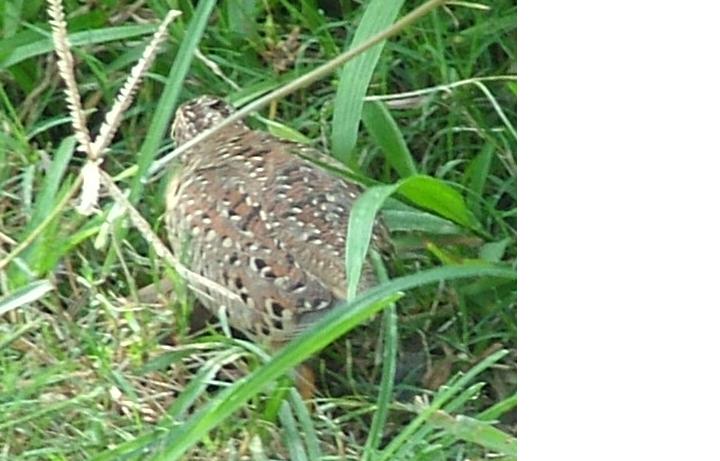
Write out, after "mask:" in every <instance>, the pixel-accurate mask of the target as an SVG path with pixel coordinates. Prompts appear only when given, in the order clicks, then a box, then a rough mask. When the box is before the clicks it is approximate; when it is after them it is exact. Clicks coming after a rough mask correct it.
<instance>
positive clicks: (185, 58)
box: [130, 0, 215, 202]
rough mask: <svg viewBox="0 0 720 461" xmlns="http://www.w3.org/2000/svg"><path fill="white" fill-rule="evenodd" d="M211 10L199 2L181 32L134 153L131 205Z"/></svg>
mask: <svg viewBox="0 0 720 461" xmlns="http://www.w3.org/2000/svg"><path fill="white" fill-rule="evenodd" d="M214 7H215V0H201V1H200V2H198V6H197V8H196V10H195V14H194V15H193V17H192V20H191V21H190V24H189V25H188V28H187V30H186V31H185V36H184V38H183V41H182V43H181V44H180V48H179V49H178V51H177V57H176V58H175V62H173V66H172V69H171V70H170V75H169V76H168V79H167V81H166V82H165V87H164V88H163V92H162V95H160V99H159V100H158V103H157V105H156V106H155V112H154V115H153V118H152V121H151V122H150V127H149V128H148V131H147V135H146V137H145V141H144V142H143V144H142V146H141V147H140V152H139V153H138V162H137V165H138V171H137V174H136V175H135V177H134V178H133V182H132V186H131V188H130V200H131V201H132V202H137V199H138V198H139V194H140V191H141V190H142V185H143V182H144V180H145V176H146V174H147V171H148V168H150V163H151V162H152V160H153V157H154V156H155V154H156V153H157V151H158V150H159V149H160V144H161V143H162V140H163V139H164V138H165V132H166V131H167V127H168V124H169V123H170V119H171V118H172V116H173V114H174V113H175V106H176V105H177V100H178V97H179V96H180V91H181V90H182V86H183V82H184V81H185V76H186V75H187V73H188V70H190V64H191V63H192V59H193V56H194V51H195V49H196V48H197V46H198V43H200V39H201V38H202V36H203V33H204V31H205V27H206V26H207V22H208V20H209V19H210V14H211V13H212V12H213V11H214Z"/></svg>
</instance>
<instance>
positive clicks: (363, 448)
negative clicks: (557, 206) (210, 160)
mask: <svg viewBox="0 0 720 461" xmlns="http://www.w3.org/2000/svg"><path fill="white" fill-rule="evenodd" d="M383 3H384V2H375V1H373V2H351V1H348V0H303V1H300V2H289V1H283V0H267V1H257V0H256V1H243V2H230V1H227V0H217V2H215V1H208V0H203V1H198V2H186V1H180V2H165V1H161V0H150V1H147V2H144V3H139V4H138V3H137V2H130V1H128V0H114V1H109V0H108V1H101V2H98V3H97V6H96V7H93V8H92V9H87V8H85V7H82V6H81V5H82V3H81V2H77V1H75V0H72V1H71V0H67V1H66V2H65V9H66V13H67V16H68V22H69V29H70V32H71V36H72V38H73V40H74V41H75V43H77V46H76V47H75V48H74V49H73V53H74V56H75V60H76V78H77V80H78V82H79V84H80V88H81V92H82V97H83V101H84V103H85V104H86V109H87V110H88V119H89V126H90V130H91V133H93V134H94V133H96V132H97V129H98V128H99V125H100V122H101V120H102V116H103V114H104V112H105V111H106V110H108V109H109V107H110V106H111V104H112V100H113V98H114V96H115V93H116V92H117V90H118V89H119V87H120V85H121V84H122V82H123V80H124V78H125V76H126V74H127V72H128V71H129V68H130V67H131V66H132V65H133V64H134V62H135V60H136V59H137V58H138V57H139V55H140V54H141V53H142V49H143V47H144V45H145V44H146V43H147V41H148V40H149V36H150V34H151V33H152V31H153V30H154V28H153V27H149V26H148V25H147V23H146V22H144V21H138V20H137V18H146V19H147V18H151V19H152V18H154V19H157V20H159V19H160V18H162V17H163V16H164V15H165V13H166V12H167V11H168V10H169V8H170V5H172V6H173V7H175V8H178V9H180V10H182V12H183V16H182V17H181V18H180V19H179V20H177V21H176V22H175V23H174V24H173V25H172V26H171V28H170V39H169V40H168V42H167V43H166V45H165V46H164V49H163V51H162V52H161V54H160V55H159V56H158V58H157V61H156V63H155V64H154V65H153V67H152V69H151V71H150V75H149V76H148V78H147V79H146V80H145V82H144V84H143V85H142V87H141V88H140V91H139V93H138V96H137V101H136V102H135V104H133V106H132V107H131V109H130V110H129V111H127V113H126V114H124V120H123V123H122V125H121V127H120V130H119V132H118V135H117V136H116V137H115V140H114V142H113V144H112V147H111V151H110V152H109V153H108V154H107V156H106V157H105V160H104V162H103V165H102V167H103V169H105V170H106V171H108V172H109V173H110V174H111V175H114V176H117V175H120V174H121V173H122V175H121V179H119V180H118V185H119V186H121V187H122V188H123V189H128V190H132V191H133V195H132V199H133V200H134V201H135V203H137V205H138V209H139V211H140V212H141V213H142V215H143V216H145V218H146V219H147V220H148V221H149V222H150V223H151V225H152V226H153V228H154V229H155V230H156V231H157V232H158V234H159V235H160V236H161V237H163V238H164V228H163V220H162V214H163V212H164V198H163V192H164V187H165V181H166V176H165V175H163V174H149V175H148V174H147V173H148V171H152V170H151V169H150V167H151V164H152V162H153V160H154V159H156V158H158V157H159V156H160V155H162V154H164V153H166V152H168V151H169V149H170V143H169V139H168V133H167V125H168V123H169V121H170V118H171V116H172V112H173V110H174V108H175V107H176V106H177V104H178V103H179V102H181V101H184V100H186V99H189V98H191V97H193V96H196V95H199V94H203V93H214V94H218V95H222V96H224V97H227V99H228V100H230V101H233V102H234V103H236V104H245V103H247V102H249V101H251V100H253V99H255V98H257V97H259V96H261V95H262V94H266V93H268V92H269V91H272V90H274V89H277V88H279V87H280V86H282V85H283V84H286V83H288V82H290V81H293V80H294V79H296V78H298V77H300V76H302V75H303V74H305V73H307V72H308V71H310V70H312V69H314V68H316V67H317V66H319V65H321V64H323V63H325V62H327V61H329V60H330V59H332V58H333V57H334V56H336V55H337V54H338V53H339V52H341V51H343V50H346V49H349V48H350V47H351V46H353V44H357V43H358V42H360V41H362V40H363V39H366V38H368V37H369V36H370V35H372V34H373V33H376V32H377V31H378V30H380V29H383V28H384V27H383V25H384V24H389V23H391V22H392V21H393V20H394V19H397V18H400V17H402V16H403V15H405V14H407V13H408V12H409V11H410V10H411V9H412V8H414V7H416V6H418V5H420V2H416V1H412V2H404V4H402V5H401V6H400V8H399V12H398V13H397V14H396V13H395V11H394V10H393V8H390V7H386V8H378V5H382V4H383ZM400 3H402V2H397V4H398V5H399V4H400ZM193 4H194V5H195V6H192V5H193ZM131 5H136V6H138V5H139V8H138V9H137V10H136V11H135V12H134V16H127V15H125V14H123V13H124V12H126V11H128V8H130V6H131ZM487 6H489V7H490V9H489V10H481V9H478V8H471V7H468V6H466V5H463V4H462V2H459V3H458V4H457V5H450V6H445V7H441V8H438V9H435V10H434V11H433V12H431V13H430V14H429V15H427V16H425V17H423V18H422V19H420V20H419V21H418V22H416V23H414V24H413V25H411V26H410V27H408V28H406V29H404V30H403V31H402V32H401V33H400V34H399V35H398V36H396V37H395V38H392V39H390V40H388V41H386V42H385V45H384V47H382V49H380V48H379V47H376V48H375V49H374V50H375V53H376V56H373V55H372V54H371V53H372V52H373V51H372V50H371V52H370V53H366V54H365V55H363V56H362V57H361V58H360V60H359V61H356V64H351V65H348V66H347V67H346V68H345V70H340V71H338V72H336V74H335V75H334V76H331V77H329V78H326V79H324V80H321V81H319V82H316V83H314V84H312V85H311V86H309V87H306V88H305V89H302V90H299V91H297V92H296V93H294V94H292V95H291V96H289V97H286V98H283V99H282V100H280V101H278V102H277V104H275V105H273V106H272V107H271V108H268V109H265V110H263V111H261V113H260V114H258V115H259V116H258V117H250V118H249V120H248V121H249V123H250V124H251V125H253V126H254V127H256V128H258V129H267V130H271V131H273V132H276V133H284V134H285V135H290V136H298V135H301V136H304V137H306V138H307V139H309V140H311V141H312V143H313V145H315V146H316V147H318V148H320V149H323V150H325V151H328V152H332V153H334V154H335V155H337V156H338V158H340V159H342V160H344V161H346V163H347V164H348V165H349V166H350V167H351V168H352V175H353V176H354V177H355V178H357V179H358V180H360V181H361V182H363V183H365V184H367V185H368V186H369V189H368V190H367V192H365V195H363V196H362V198H361V200H359V202H358V206H357V207H356V208H355V209H354V210H353V225H352V226H351V230H350V234H351V235H350V236H349V241H350V242H352V243H351V247H350V249H351V250H352V251H351V252H349V254H348V261H347V264H348V268H349V269H350V273H351V274H355V275H354V276H353V278H354V279H355V280H356V278H355V277H357V276H358V275H359V269H360V263H361V261H362V259H363V257H364V255H365V254H366V252H367V248H368V246H367V241H368V232H369V229H370V226H368V223H369V220H370V219H372V216H374V214H375V213H380V215H382V217H383V219H384V220H385V222H386V224H387V225H388V227H389V228H390V230H391V234H392V240H393V244H394V247H395V253H394V254H393V256H392V258H391V259H390V260H388V261H385V264H386V266H387V272H388V273H389V275H388V276H387V278H386V277H380V279H381V280H384V281H383V282H382V283H381V284H380V285H379V286H378V287H376V288H375V289H373V290H371V291H369V292H365V293H358V294H357V296H356V297H354V298H353V299H352V300H351V301H349V302H348V303H347V305H346V306H345V308H343V309H340V310H338V312H337V314H336V315H333V316H331V317H329V318H327V319H325V320H324V321H323V322H322V323H321V324H319V325H317V326H315V327H314V328H312V329H311V330H310V331H309V332H307V334H305V335H303V336H301V337H300V338H298V339H297V340H296V341H295V342H294V343H292V344H291V345H289V346H287V347H286V348H284V349H283V350H282V351H280V352H279V353H277V354H275V355H274V356H268V355H267V354H266V353H265V352H264V351H262V350H259V349H258V348H257V347H256V346H254V345H253V344H251V343H247V342H245V341H243V340H242V339H238V338H229V337H227V336H225V335H224V334H223V329H222V328H220V327H219V326H217V327H208V328H205V329H203V330H201V331H199V332H196V331H192V332H191V331H190V329H189V328H188V323H189V320H188V312H189V311H190V310H191V308H192V305H193V300H192V298H191V297H190V296H189V295H187V294H186V293H185V290H184V289H183V286H182V283H180V282H179V281H178V283H177V290H176V296H174V297H173V298H172V299H170V300H168V302H165V303H158V304H143V303H140V302H138V299H137V290H138V288H141V287H143V286H146V285H148V284H151V283H153V282H156V281H158V280H159V279H161V278H162V277H163V276H165V275H173V273H172V272H171V271H169V270H168V268H167V267H166V265H165V264H164V263H163V262H162V261H161V260H160V259H159V258H157V256H156V255H155V254H154V253H153V252H152V250H151V249H150V248H149V246H148V244H147V242H145V240H144V239H143V238H142V236H141V235H140V234H139V233H138V232H137V231H136V230H135V229H134V228H132V227H131V226H129V225H128V223H127V222H125V221H124V220H120V221H116V222H115V224H114V225H112V226H107V225H105V224H104V222H105V218H106V217H107V216H108V213H109V212H110V210H111V208H112V205H113V204H112V201H111V200H110V199H109V198H107V197H104V198H103V199H102V201H101V207H102V210H101V213H100V214H97V215H94V216H90V217H83V216H81V215H79V214H78V213H77V212H75V211H74V209H73V207H72V205H73V201H72V200H71V201H69V202H68V201H67V200H65V197H67V196H68V194H69V193H71V192H74V191H75V188H76V186H77V182H76V179H77V176H78V174H79V170H80V168H81V167H82V165H83V161H84V160H83V158H82V156H81V154H79V153H76V152H75V153H74V152H73V149H74V147H75V144H74V142H73V140H72V137H71V135H72V130H71V126H70V123H69V119H68V114H67V110H66V108H65V103H64V97H63V94H62V89H63V84H62V82H61V81H60V80H59V77H58V75H57V71H56V70H55V67H54V57H53V56H52V55H51V54H50V53H49V50H50V48H49V44H50V41H49V27H48V25H47V18H46V16H45V13H44V7H45V4H44V2H43V1H39V0H24V1H22V0H8V1H6V2H2V3H0V13H2V20H0V126H2V129H0V192H1V194H0V261H7V264H6V265H5V266H4V267H3V268H2V269H0V459H12V460H16V459H17V460H31V459H43V460H45V459H49V460H75V459H107V460H115V459H156V460H170V459H188V460H189V459H193V460H201V459H202V460H211V459H212V460H216V459H228V460H230V459H258V460H260V459H292V460H306V459H307V460H315V459H358V460H359V459H363V460H382V459H388V460H389V459H408V460H428V459H432V460H433V461H437V460H441V459H442V460H444V459H448V460H451V459H452V460H455V459H496V458H497V454H503V455H504V457H505V458H506V459H513V458H514V457H515V441H514V440H515V439H514V436H515V424H514V412H515V406H516V401H517V397H516V381H515V376H516V374H515V371H516V369H515V367H516V365H515V349H516V328H517V326H516V316H515V312H516V291H515V277H514V273H515V265H516V253H517V250H516V248H517V245H516V241H517V239H516V225H515V216H516V194H515V190H516V187H515V186H516V161H515V159H516V137H517V136H516V128H515V126H516V82H515V79H514V74H515V72H516V40H515V23H516V19H515V18H516V16H515V15H516V11H515V6H514V2H511V1H492V2H488V3H487ZM319 7H322V10H323V11H322V12H320V9H319ZM365 7H367V8H365ZM295 27H299V30H300V35H299V44H300V47H299V49H298V50H297V55H296V56H295V59H294V60H293V61H292V65H291V66H289V68H288V69H287V70H284V71H280V70H277V69H275V68H274V67H273V65H272V64H273V63H272V62H267V61H266V60H265V58H263V56H267V55H268V52H269V51H272V50H274V49H276V48H277V47H278V43H279V42H281V41H282V40H283V39H284V38H285V37H287V36H288V34H290V33H291V31H292V30H293V28H295ZM196 43H199V50H200V52H201V53H202V54H203V56H204V57H205V58H207V59H208V60H210V61H212V62H214V63H215V64H216V65H217V66H218V68H219V69H220V71H221V73H222V75H219V74H218V73H217V72H216V69H213V68H211V67H209V66H208V65H207V64H205V63H204V62H203V60H201V59H198V58H197V57H196V56H194V55H193V52H192V50H193V48H194V46H195V44H196ZM456 82H461V83H460V84H455V83H456ZM399 93H409V94H408V95H407V96H405V97H402V98H396V97H392V95H395V94H399ZM365 95H378V96H382V95H385V96H384V97H383V98H381V99H382V100H381V101H378V100H375V101H372V102H364V103H363V98H364V97H365ZM138 173H139V174H138ZM75 195H76V194H75ZM29 236H31V238H30V239H28V237H29ZM23 243H27V246H26V247H19V246H18V245H20V244H23ZM13 250H15V251H14V252H13ZM15 253H17V256H16V257H12V258H10V257H9V256H15ZM380 270H383V268H380ZM356 281H357V280H356ZM383 309H384V312H383V314H382V315H376V314H378V313H379V312H380V311H383ZM309 357H313V358H312V361H311V363H312V364H313V366H314V368H315V370H316V372H317V374H318V393H317V396H316V397H315V398H314V399H313V401H312V402H304V403H303V402H302V401H301V399H300V397H299V395H298V394H297V392H296V391H295V390H294V389H292V386H291V383H292V380H291V379H290V378H288V376H287V375H288V373H289V372H290V371H291V370H292V368H293V366H294V365H295V364H298V363H301V362H302V361H304V360H306V359H307V358H309ZM248 457H249V458H248Z"/></svg>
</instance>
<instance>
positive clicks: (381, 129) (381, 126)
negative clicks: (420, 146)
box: [362, 101, 417, 177]
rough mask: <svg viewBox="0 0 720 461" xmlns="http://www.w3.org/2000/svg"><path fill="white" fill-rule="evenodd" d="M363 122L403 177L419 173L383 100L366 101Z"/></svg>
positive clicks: (391, 164) (387, 158) (390, 162)
mask: <svg viewBox="0 0 720 461" xmlns="http://www.w3.org/2000/svg"><path fill="white" fill-rule="evenodd" d="M362 119H363V123H364V124H365V128H367V130H368V132H369V133H370V136H371V137H372V138H373V140H374V141H375V144H377V145H378V146H380V148H381V149H382V151H383V153H384V154H385V159H386V160H387V162H388V163H389V164H390V166H392V167H393V168H394V169H395V171H397V173H398V174H399V175H400V176H402V177H408V176H412V175H414V174H417V168H415V161H414V160H413V158H412V155H411V154H410V150H409V149H408V147H407V144H405V139H404V138H403V135H402V133H401V132H400V128H399V127H398V125H397V123H395V119H394V118H393V117H392V115H391V114H390V111H389V110H388V108H387V106H386V105H385V103H383V102H381V101H370V102H366V103H365V106H364V108H363V116H362Z"/></svg>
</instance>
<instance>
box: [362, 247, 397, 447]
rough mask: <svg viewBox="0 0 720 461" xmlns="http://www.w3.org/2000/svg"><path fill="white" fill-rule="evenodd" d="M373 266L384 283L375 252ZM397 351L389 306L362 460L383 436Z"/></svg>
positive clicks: (394, 316)
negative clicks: (379, 368) (374, 400)
mask: <svg viewBox="0 0 720 461" xmlns="http://www.w3.org/2000/svg"><path fill="white" fill-rule="evenodd" d="M370 256H371V258H372V261H373V266H374V267H375V271H376V272H378V277H379V279H380V281H382V282H386V281H387V279H388V276H387V272H385V267H384V266H383V263H382V259H381V257H380V255H379V254H378V253H377V252H374V251H373V252H372V253H371V255H370ZM397 351H398V328H397V312H396V310H395V305H391V306H390V307H388V308H387V309H385V312H383V366H382V376H381V381H380V392H379V393H378V399H377V408H376V410H375V414H374V415H373V419H372V423H371V424H370V431H369V432H368V439H367V442H366V443H365V450H364V451H363V457H362V460H363V461H365V460H369V459H372V458H373V457H374V455H375V454H376V452H377V449H378V447H379V446H380V441H381V438H382V435H383V428H384V427H385V423H386V422H387V416H388V413H389V411H390V400H392V394H393V386H394V384H395V372H396V370H397Z"/></svg>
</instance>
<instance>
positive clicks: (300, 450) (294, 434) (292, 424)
mask: <svg viewBox="0 0 720 461" xmlns="http://www.w3.org/2000/svg"><path fill="white" fill-rule="evenodd" d="M280 422H281V423H282V425H283V429H284V431H283V432H284V433H283V438H284V439H285V446H286V447H287V449H288V451H289V452H290V459H291V460H292V461H308V457H307V454H306V453H305V447H303V444H302V440H300V431H299V430H298V426H297V422H296V421H295V418H294V417H293V414H292V410H290V404H289V403H288V402H287V400H285V401H284V402H283V403H282V404H281V405H280Z"/></svg>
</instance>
